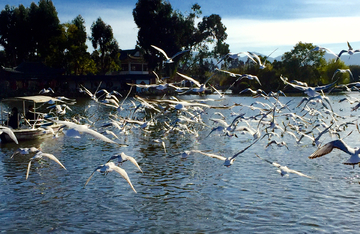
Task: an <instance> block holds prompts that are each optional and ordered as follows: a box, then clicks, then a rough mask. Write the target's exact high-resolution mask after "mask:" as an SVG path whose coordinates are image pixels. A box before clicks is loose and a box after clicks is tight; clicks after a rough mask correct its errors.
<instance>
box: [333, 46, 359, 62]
mask: <svg viewBox="0 0 360 234" xmlns="http://www.w3.org/2000/svg"><path fill="white" fill-rule="evenodd" d="M347 45H348V48H349V49H347V50H342V51H340V53H339V55H338V57H337V58H336V61H338V59H339V58H340V56H341V55H342V54H343V53H348V54H349V55H353V54H355V53H357V52H360V50H354V49H353V48H352V47H351V45H350V43H349V42H347Z"/></svg>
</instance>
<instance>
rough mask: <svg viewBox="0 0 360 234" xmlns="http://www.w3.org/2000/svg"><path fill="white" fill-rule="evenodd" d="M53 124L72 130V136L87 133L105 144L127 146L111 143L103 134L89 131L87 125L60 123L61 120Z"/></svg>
mask: <svg viewBox="0 0 360 234" xmlns="http://www.w3.org/2000/svg"><path fill="white" fill-rule="evenodd" d="M54 122H55V123H58V124H61V125H63V126H66V127H68V128H69V130H70V129H72V130H71V133H72V135H73V134H74V133H76V132H77V134H75V135H77V136H79V135H80V134H79V133H87V134H89V135H92V136H93V137H96V138H98V139H100V140H103V141H105V142H108V143H113V144H117V145H120V146H127V145H125V144H118V143H116V142H115V141H113V140H111V139H109V138H108V137H106V136H104V135H103V134H101V133H99V132H97V131H95V130H92V129H90V128H89V126H88V125H83V124H76V123H73V122H69V121H61V120H54ZM69 130H68V131H69Z"/></svg>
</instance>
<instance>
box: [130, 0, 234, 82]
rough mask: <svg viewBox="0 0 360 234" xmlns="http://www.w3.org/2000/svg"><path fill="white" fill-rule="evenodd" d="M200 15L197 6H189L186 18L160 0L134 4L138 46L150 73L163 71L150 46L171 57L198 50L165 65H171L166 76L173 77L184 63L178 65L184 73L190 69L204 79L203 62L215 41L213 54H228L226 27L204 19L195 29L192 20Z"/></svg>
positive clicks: (217, 20)
mask: <svg viewBox="0 0 360 234" xmlns="http://www.w3.org/2000/svg"><path fill="white" fill-rule="evenodd" d="M200 15H201V7H200V6H199V5H198V4H195V5H193V6H192V8H191V11H190V13H188V15H184V14H182V13H181V12H179V11H174V10H173V9H172V7H171V5H170V3H168V2H165V1H162V0H139V1H138V2H137V3H136V7H135V9H134V10H133V16H134V20H135V23H136V24H137V26H138V28H139V32H138V39H137V45H138V46H139V47H140V48H141V49H142V51H143V53H144V58H145V60H146V61H148V66H149V69H150V70H154V69H155V68H157V67H158V68H159V71H160V73H161V72H162V70H163V68H162V66H163V64H162V60H163V58H162V57H161V56H159V53H158V52H157V51H156V50H154V48H152V47H151V45H155V46H158V47H160V48H162V49H163V50H164V51H165V52H166V53H167V54H168V56H170V57H171V56H173V55H174V54H176V53H177V52H179V51H181V50H184V49H191V51H197V53H196V55H195V56H194V54H193V52H190V53H188V54H183V55H182V56H181V58H177V59H176V60H175V63H174V64H167V65H169V66H170V68H169V70H168V73H169V74H170V75H171V74H174V72H175V70H176V68H177V67H178V65H179V63H180V62H181V61H186V62H183V63H182V64H181V65H180V67H181V68H182V69H183V70H185V68H190V67H192V68H193V71H196V72H197V75H202V76H203V77H202V79H205V77H204V74H205V72H206V71H208V69H207V68H206V67H205V63H209V62H208V61H206V59H207V58H208V57H209V55H210V52H209V47H208V44H209V43H213V42H214V41H216V46H215V48H216V49H215V50H214V51H213V54H216V55H218V56H221V55H224V54H226V53H228V45H226V44H225V43H224V41H225V39H226V37H227V35H226V33H225V31H226V27H225V26H224V25H223V24H222V23H221V18H220V16H218V15H211V16H208V17H204V18H203V19H202V21H200V22H199V23H198V25H197V27H196V26H195V20H197V19H199V18H200ZM194 66H196V68H195V67H194ZM200 80H201V78H200Z"/></svg>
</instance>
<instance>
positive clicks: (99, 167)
mask: <svg viewBox="0 0 360 234" xmlns="http://www.w3.org/2000/svg"><path fill="white" fill-rule="evenodd" d="M103 167H104V165H101V166H98V167H97V168H96V169H95V170H94V171H93V172H92V173H91V175H90V177H89V178H88V179H87V180H86V183H85V185H84V188H85V186H86V185H87V184H88V183H89V181H90V179H91V177H93V175H94V173H95V172H96V171H97V170H99V169H101V168H103Z"/></svg>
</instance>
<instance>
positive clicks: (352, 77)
mask: <svg viewBox="0 0 360 234" xmlns="http://www.w3.org/2000/svg"><path fill="white" fill-rule="evenodd" d="M339 72H340V73H346V72H348V73H349V74H350V77H351V79H352V80H354V76H353V74H352V72H351V71H350V69H340V68H339V69H337V70H336V71H335V72H334V74H333V76H332V78H331V80H333V79H334V77H335V75H336V74H337V73H339Z"/></svg>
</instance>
